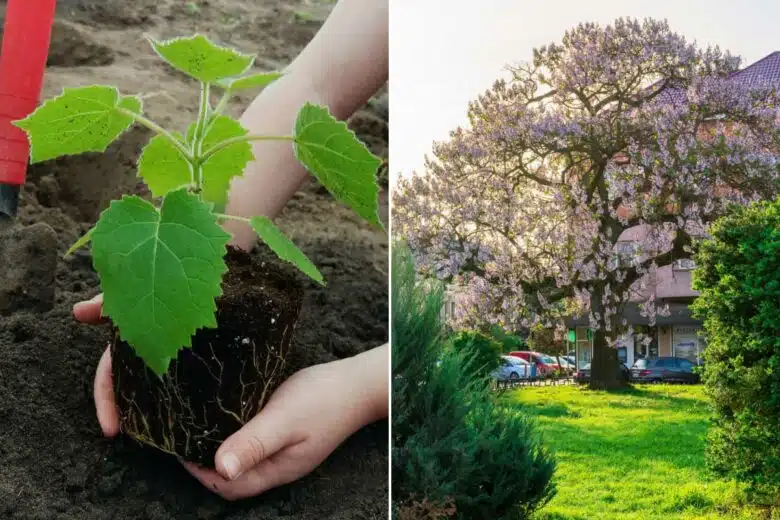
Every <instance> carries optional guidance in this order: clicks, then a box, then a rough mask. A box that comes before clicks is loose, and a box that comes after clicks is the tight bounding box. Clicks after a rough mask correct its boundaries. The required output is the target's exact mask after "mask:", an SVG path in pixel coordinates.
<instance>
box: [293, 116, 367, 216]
mask: <svg viewBox="0 0 780 520" xmlns="http://www.w3.org/2000/svg"><path fill="white" fill-rule="evenodd" d="M295 154H296V156H297V157H298V160H299V161H301V162H302V163H303V165H304V166H306V168H307V169H308V170H309V171H310V172H311V173H312V175H314V176H315V177H316V178H317V180H318V181H319V182H320V183H321V184H322V185H323V186H325V188H326V189H327V190H328V191H329V192H330V193H331V195H333V196H334V197H335V198H336V200H338V201H340V202H342V203H344V204H346V205H347V206H349V207H350V208H352V209H353V210H354V211H355V212H356V213H357V214H358V215H360V216H361V217H363V218H364V219H366V220H367V221H369V222H370V223H372V224H376V225H378V226H380V227H382V223H381V222H380V220H379V216H378V214H377V211H378V203H377V196H378V193H379V188H378V186H377V182H376V173H377V169H378V168H379V165H380V164H381V163H382V161H381V160H380V159H379V158H378V157H376V156H375V155H374V154H372V153H371V152H370V151H369V150H368V148H366V146H365V145H364V144H363V143H361V142H360V140H358V138H357V137H355V133H354V132H352V131H351V130H350V129H349V128H348V127H347V125H346V123H344V122H343V121H338V120H337V119H335V118H334V117H333V116H331V115H330V113H329V112H328V111H327V109H325V108H323V107H320V106H316V105H313V104H311V103H306V104H305V105H304V106H303V108H302V109H301V110H300V112H299V113H298V118H297V120H296V122H295Z"/></svg>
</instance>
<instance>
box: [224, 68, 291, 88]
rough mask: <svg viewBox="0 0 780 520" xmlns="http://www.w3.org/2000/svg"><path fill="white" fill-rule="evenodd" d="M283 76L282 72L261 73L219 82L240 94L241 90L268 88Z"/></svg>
mask: <svg viewBox="0 0 780 520" xmlns="http://www.w3.org/2000/svg"><path fill="white" fill-rule="evenodd" d="M282 76H283V74H282V73H281V72H260V73H258V74H250V75H248V76H243V77H240V78H228V79H223V80H221V81H220V82H219V85H220V86H221V87H222V88H225V89H228V90H230V91H232V92H238V91H239V90H248V89H251V88H260V87H267V86H268V85H270V84H271V83H273V82H274V81H276V80H277V79H279V78H281V77H282Z"/></svg>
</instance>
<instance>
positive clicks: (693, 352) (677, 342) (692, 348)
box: [672, 325, 706, 365]
mask: <svg viewBox="0 0 780 520" xmlns="http://www.w3.org/2000/svg"><path fill="white" fill-rule="evenodd" d="M701 334H702V329H701V327H700V326H697V325H677V326H675V327H672V355H673V356H675V357H678V358H683V359H687V360H688V361H690V362H691V363H693V364H695V365H699V364H701V360H702V352H703V351H704V347H705V345H706V344H705V341H704V338H703V337H702V335H701Z"/></svg>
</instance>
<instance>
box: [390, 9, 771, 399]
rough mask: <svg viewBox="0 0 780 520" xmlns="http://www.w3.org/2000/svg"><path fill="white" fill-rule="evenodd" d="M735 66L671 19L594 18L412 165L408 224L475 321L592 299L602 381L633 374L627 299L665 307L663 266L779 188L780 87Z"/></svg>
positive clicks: (541, 315)
mask: <svg viewBox="0 0 780 520" xmlns="http://www.w3.org/2000/svg"><path fill="white" fill-rule="evenodd" d="M738 65H739V58H735V57H733V56H731V55H730V54H729V53H727V52H722V51H721V50H720V49H718V48H717V47H715V48H706V49H702V48H699V47H697V46H696V45H695V44H693V43H689V42H687V41H686V40H685V39H684V38H683V37H682V36H680V35H678V34H675V33H674V32H672V31H671V30H670V28H669V26H668V24H667V23H666V22H663V21H656V20H651V19H648V20H644V21H641V22H640V21H636V20H630V19H618V20H616V21H615V22H614V24H613V25H611V26H606V27H602V26H599V25H597V24H593V23H588V24H581V25H579V26H577V27H576V28H574V29H572V30H570V31H568V32H566V34H565V35H564V37H563V40H562V42H561V43H560V44H551V45H548V46H545V47H541V48H539V49H535V50H534V55H533V60H532V62H530V63H526V64H522V65H519V66H516V67H513V68H511V69H510V70H511V72H512V78H511V80H507V81H505V80H499V81H496V83H495V84H494V85H493V87H492V88H491V89H490V90H488V91H487V92H485V93H484V94H483V95H482V96H480V97H479V98H478V99H477V100H476V101H474V102H472V103H471V104H470V105H469V112H468V115H469V121H470V125H469V127H468V128H458V129H457V130H455V131H453V132H452V133H451V134H450V138H449V140H447V141H446V142H441V143H436V144H435V145H434V149H433V157H429V158H428V159H427V160H426V168H425V170H426V171H425V173H424V174H422V175H418V174H415V175H412V176H410V177H406V178H402V179H400V180H399V181H398V182H397V185H396V189H395V191H394V194H393V219H394V221H393V224H394V230H395V232H396V233H397V234H399V235H400V236H402V237H403V238H404V239H405V240H406V241H407V242H408V244H409V247H410V248H411V249H412V250H413V251H414V252H415V255H416V259H417V262H418V267H419V269H420V271H421V272H423V273H425V274H427V275H430V276H436V277H438V278H441V279H445V280H448V281H451V282H453V283H456V284H459V285H461V286H463V287H464V288H466V290H465V291H463V294H464V296H463V301H462V302H461V303H462V304H461V305H460V306H459V308H460V309H461V310H462V314H461V316H460V317H459V318H460V320H461V321H462V322H463V324H465V325H468V326H471V327H473V326H475V325H478V324H479V323H482V324H485V323H498V324H502V325H505V326H507V327H508V328H511V329H518V328H520V327H524V326H525V327H528V326H531V325H533V324H534V323H539V322H541V323H544V324H545V325H547V326H551V327H552V326H555V325H556V324H559V325H562V318H563V317H564V316H567V315H587V316H588V317H589V318H590V324H591V327H592V329H593V331H594V333H593V341H594V355H593V364H592V383H591V384H592V385H593V386H597V387H609V386H615V385H618V384H620V382H619V380H618V378H617V377H616V375H617V371H616V370H614V369H615V367H616V363H617V355H616V353H615V351H614V349H611V348H609V347H610V345H612V344H614V342H615V341H616V339H617V338H618V337H619V336H620V335H621V334H623V333H624V332H625V331H626V329H627V326H628V324H627V323H625V321H624V320H622V318H621V308H622V307H623V306H624V305H625V304H626V303H627V302H628V301H629V300H630V299H636V298H637V297H639V298H640V299H643V300H644V301H643V304H642V309H643V313H644V314H645V315H646V316H648V318H649V319H650V320H651V322H652V321H653V320H654V319H655V316H657V315H658V314H659V313H663V312H664V310H665V309H664V308H663V307H662V306H660V305H659V304H658V303H657V302H656V301H655V299H654V297H653V294H654V293H653V290H652V287H650V285H651V284H652V280H653V276H652V275H653V273H654V271H656V270H657V269H658V268H659V267H661V266H664V265H668V264H670V263H672V262H673V261H675V260H677V259H680V258H688V257H690V254H691V246H692V244H693V242H694V240H695V239H696V238H697V236H699V235H701V234H704V233H705V231H706V229H707V225H708V223H709V222H710V221H712V220H713V219H714V218H717V217H718V216H720V215H722V214H723V213H724V212H725V211H726V209H727V208H728V206H729V205H730V204H733V203H737V204H746V203H748V202H750V201H752V200H757V199H765V198H770V197H773V196H775V195H776V194H777V192H778V186H779V176H778V154H777V150H778V149H779V148H778V144H780V143H779V141H780V139H779V138H778V136H779V135H780V132H778V119H777V114H778V111H777V109H778V106H780V104H779V98H778V92H777V89H776V88H775V87H774V85H771V84H769V83H763V82H761V81H753V82H750V83H747V82H739V81H734V80H732V73H733V72H734V71H736V70H737V68H738ZM627 230H633V231H631V232H632V233H633V235H634V240H633V241H632V243H631V245H630V247H625V246H626V244H624V243H623V242H622V241H621V237H622V236H624V234H625V233H626V232H627Z"/></svg>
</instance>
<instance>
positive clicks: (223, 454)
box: [74, 297, 388, 500]
mask: <svg viewBox="0 0 780 520" xmlns="http://www.w3.org/2000/svg"><path fill="white" fill-rule="evenodd" d="M100 305H101V298H100V297H97V298H95V299H93V300H91V301H89V302H83V303H81V304H79V305H77V306H76V309H75V311H74V312H75V315H76V317H77V318H78V319H79V320H81V321H84V322H86V323H98V322H99V321H100V319H101V317H100ZM387 358H388V348H387V345H384V346H382V347H379V348H375V349H373V350H370V351H368V352H365V353H363V354H359V355H357V356H355V357H352V358H347V359H343V360H340V361H334V362H331V363H326V364H322V365H315V366H312V367H309V368H305V369H303V370H301V371H299V372H297V373H296V374H295V375H293V376H292V377H290V378H289V379H288V380H287V381H285V382H284V383H283V384H282V385H281V386H280V387H279V388H278V389H277V390H276V392H274V394H273V396H272V397H271V399H270V401H269V402H268V404H267V405H266V406H265V407H264V408H263V409H262V410H261V411H260V413H259V414H258V415H257V416H256V417H255V418H254V419H252V420H251V421H250V422H249V423H247V424H246V425H245V426H244V427H243V428H242V429H241V430H239V431H238V432H237V433H236V434H234V435H233V436H231V437H230V438H229V439H227V440H226V441H225V442H224V443H223V444H222V446H221V447H220V449H219V451H218V452H217V457H216V459H217V461H216V462H217V464H216V466H217V468H216V469H217V470H216V471H214V470H210V469H205V468H201V467H198V466H196V465H194V464H191V463H185V464H184V466H185V468H186V469H187V470H188V471H189V472H190V473H191V474H192V475H193V476H194V477H195V478H197V479H198V480H199V481H200V482H201V483H203V485H205V486H206V487H208V488H209V489H211V490H212V491H214V492H215V493H217V494H219V495H221V496H222V497H224V498H226V499H229V500H237V499H241V498H245V497H249V496H254V495H258V494H260V493H263V492H265V491H267V490H268V489H271V488H274V487H276V486H281V485H283V484H287V483H289V482H292V481H294V480H297V479H299V478H301V477H303V476H305V475H307V474H308V473H310V472H311V471H312V470H314V468H316V467H317V466H319V465H320V463H321V462H322V461H323V460H325V458H327V457H328V455H330V454H331V453H332V452H333V450H335V449H336V447H338V445H339V444H341V443H342V442H343V441H344V440H345V439H346V438H347V437H349V436H350V435H352V434H353V433H354V432H356V431H357V430H359V429H360V428H362V427H363V426H365V425H366V424H369V423H371V422H373V421H375V420H378V419H381V418H383V417H386V416H387V398H388V380H387V377H388V376H387V368H388V367H387ZM313 396H316V398H314V397H313ZM95 406H96V409H97V415H98V420H99V422H100V427H101V429H102V430H103V433H104V434H105V435H106V436H107V437H113V436H115V435H117V434H118V433H119V417H118V415H117V409H116V404H115V399H114V389H113V384H112V381H111V356H110V353H109V351H108V349H106V351H105V352H104V353H103V357H102V358H101V359H100V363H99V365H98V369H97V373H96V374H95ZM231 461H232V462H231Z"/></svg>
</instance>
